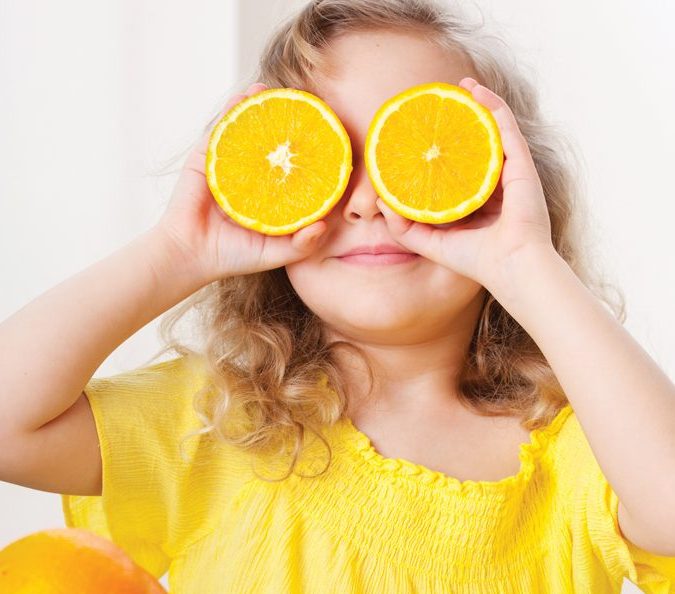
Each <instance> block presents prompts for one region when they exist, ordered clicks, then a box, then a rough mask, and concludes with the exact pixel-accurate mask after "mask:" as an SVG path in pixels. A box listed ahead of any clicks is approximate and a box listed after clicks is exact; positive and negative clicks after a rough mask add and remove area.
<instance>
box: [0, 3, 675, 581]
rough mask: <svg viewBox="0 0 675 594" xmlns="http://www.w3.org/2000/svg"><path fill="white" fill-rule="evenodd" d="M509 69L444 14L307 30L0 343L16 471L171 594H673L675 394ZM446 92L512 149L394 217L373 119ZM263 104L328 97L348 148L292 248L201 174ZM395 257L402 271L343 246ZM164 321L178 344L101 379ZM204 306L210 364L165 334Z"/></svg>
mask: <svg viewBox="0 0 675 594" xmlns="http://www.w3.org/2000/svg"><path fill="white" fill-rule="evenodd" d="M503 54H504V48H503V46H499V48H498V49H497V48H496V47H492V46H491V45H490V38H489V37H486V36H481V35H480V34H479V31H478V30H477V29H472V28H471V27H469V26H468V25H465V24H463V23H462V21H461V20H460V17H459V15H455V14H454V13H452V12H450V10H449V9H447V8H445V7H443V6H441V5H440V4H436V3H434V2H432V0H425V1H422V0H348V1H347V0H315V1H312V2H309V3H308V4H307V5H306V6H304V8H303V9H302V10H300V11H298V12H297V13H296V14H295V15H293V17H292V18H291V19H289V21H288V22H286V23H284V24H283V26H281V27H279V29H278V30H277V31H276V32H275V33H274V35H273V37H272V38H271V39H270V41H269V43H268V44H267V46H266V48H265V50H264V53H263V55H262V58H261V61H260V70H259V72H258V73H257V76H256V80H260V81H262V83H258V84H253V85H251V86H250V87H249V88H248V89H247V91H246V93H245V94H237V95H235V96H234V97H232V98H231V99H230V100H229V101H228V102H227V104H226V105H225V107H224V109H223V110H222V112H221V113H219V114H218V116H217V118H215V119H214V121H212V122H211V124H210V125H209V126H208V127H207V129H206V130H205V133H204V136H203V138H202V139H201V142H200V143H199V146H197V147H196V148H195V149H194V151H193V152H191V153H190V155H189V157H188V158H187V159H186V161H185V164H184V167H183V170H182V172H181V175H180V177H179V180H178V182H177V185H176V187H175V190H174V192H173V195H172V197H171V202H170V204H169V206H168V209H167V210H166V212H165V213H164V215H163V216H162V217H161V219H160V220H159V222H158V223H157V224H156V225H155V226H154V227H152V228H151V229H150V230H149V231H147V232H146V233H144V234H143V235H141V236H139V237H138V238H136V239H135V240H134V241H132V242H131V243H130V244H129V245H127V246H125V247H124V248H122V249H120V250H119V251H117V252H115V253H113V254H112V255H111V256H109V257H107V258H105V259H104V260H102V261H100V262H98V263H96V264H94V265H92V266H91V267H90V268H88V269H86V270H84V271H83V272H81V273H80V274H78V275H76V276H75V277H73V278H72V279H69V280H67V281H65V282H64V283H62V284H61V285H59V286H58V287H56V288H54V289H52V290H50V291H48V292H47V293H45V294H44V295H42V296H40V297H39V298H37V299H36V300H35V301H34V302H32V303H30V304H29V305H27V306H26V307H24V308H23V309H22V310H21V311H19V312H17V313H16V314H14V315H13V316H12V317H11V318H9V319H8V320H6V321H5V322H4V323H3V324H2V326H1V327H0V347H2V348H1V350H2V352H3V353H4V354H3V362H2V365H3V369H2V376H3V382H4V383H3V388H4V390H3V391H4V397H3V398H2V399H0V406H2V413H3V414H2V419H3V421H2V422H3V424H4V427H2V429H3V432H2V434H1V435H2V436H3V439H4V440H5V441H4V446H3V450H2V452H3V453H2V456H0V478H2V479H3V480H6V481H10V482H13V483H17V484H22V485H26V486H30V487H33V488H37V489H42V490H45V491H51V492H55V493H60V494H63V495H62V497H63V509H64V513H65V519H66V523H67V525H68V526H71V527H74V526H79V527H85V528H88V529H90V530H93V531H95V532H96V533H98V534H101V535H104V536H106V537H108V538H110V539H112V540H114V541H115V542H116V543H118V544H119V545H120V546H122V547H123V548H124V549H125V550H126V551H127V552H128V553H129V555H131V556H132V558H133V559H134V560H135V561H136V562H138V563H139V564H140V565H142V566H143V567H144V568H146V569H147V570H148V571H150V572H151V573H152V574H154V575H155V576H157V577H159V576H162V575H163V574H164V573H165V572H166V571H167V570H168V571H169V584H170V590H171V592H172V593H173V594H188V593H194V594H216V593H218V594H224V593H229V594H234V593H236V594H243V593H265V594H272V593H274V594H280V593H285V592H293V593H300V592H303V593H304V592H307V593H312V594H318V593H329V592H330V593H347V592H354V593H356V592H358V593H369V594H370V593H372V594H382V593H398V592H416V593H432V592H433V593H436V592H439V593H440V592H443V593H458V594H459V593H471V594H479V593H480V594H484V593H489V592H503V593H523V592H525V593H528V592H535V593H549V592H550V593H558V594H561V593H567V592H576V593H582V592H583V593H594V594H598V593H605V592H619V591H620V590H621V586H622V581H623V578H624V577H627V578H629V579H630V580H632V581H633V582H635V583H637V584H638V585H639V586H641V587H642V588H643V589H644V591H646V592H652V593H660V594H665V593H666V592H675V386H673V384H672V383H671V382H670V381H669V379H668V378H667V377H666V376H665V375H664V373H663V372H662V371H661V370H660V369H659V368H658V367H657V365H656V364H655V363H654V362H653V361H652V360H651V359H650V358H649V357H648V356H647V354H646V353H645V352H644V351H643V350H642V349H641V348H640V346H639V345H638V344H637V343H636V341H635V340H634V339H633V338H632V337H631V336H630V335H629V334H628V333H627V332H626V331H625V330H624V329H623V327H622V325H621V324H622V323H623V321H624V313H623V309H622V308H621V307H612V304H611V303H610V301H609V298H608V297H607V296H606V295H604V294H603V293H602V291H600V289H599V286H600V285H599V284H598V285H597V286H596V285H595V281H594V280H593V275H592V274H591V273H590V272H589V270H590V269H589V267H588V266H587V265H586V264H584V263H583V262H584V261H583V253H582V251H581V249H580V245H581V243H580V242H581V238H580V237H579V236H578V233H577V231H576V230H575V229H576V228H575V226H573V225H572V224H571V223H572V222H574V221H575V220H576V219H575V217H577V216H578V213H579V211H580V205H579V204H577V203H575V202H574V198H575V193H574V192H575V186H574V183H573V173H572V172H571V169H570V167H569V166H568V165H567V164H566V161H565V159H564V152H563V150H562V145H560V144H559V142H558V138H557V137H556V136H554V135H553V134H552V132H551V129H550V127H547V126H546V124H544V123H543V122H542V120H541V118H540V116H539V112H538V108H537V102H536V95H535V91H534V89H533V87H532V86H531V85H530V84H529V83H528V82H527V81H526V80H525V79H524V78H523V77H522V76H521V75H520V74H519V73H518V72H515V71H513V69H512V67H511V66H509V65H508V64H509V62H508V61H507V60H506V59H504V58H503ZM431 81H445V82H449V83H452V84H459V85H461V86H462V87H463V88H465V89H467V90H469V91H470V92H471V93H472V94H473V97H474V98H475V99H476V100H477V101H479V102H480V103H482V104H483V105H484V106H485V107H487V108H488V109H490V110H491V111H492V113H493V114H494V117H495V119H496V121H497V123H498V125H499V128H500V131H501V136H502V141H503V146H504V154H505V162H504V167H503V170H502V175H501V180H500V183H499V186H498V189H497V190H496V191H495V193H494V195H493V196H492V197H491V198H490V200H489V201H488V202H487V203H486V204H485V205H484V206H483V207H482V208H481V209H479V210H478V211H476V212H475V213H473V214H472V215H470V216H468V217H466V218H464V219H461V220H459V221H455V222H453V223H451V224H447V225H427V224H422V223H417V222H413V221H410V220H406V219H404V218H402V217H400V216H398V215H397V214H395V213H394V212H392V211H391V210H390V209H389V208H387V206H386V205H385V204H384V203H383V202H382V200H380V199H379V198H378V196H377V195H376V194H375V191H374V189H373V186H372V185H371V183H370V180H369V178H368V175H367V172H366V169H365V166H364V162H363V149H364V143H365V135H366V133H367V130H368V125H369V123H370V121H371V120H372V117H373V116H374V114H375V112H376V110H377V109H378V107H379V106H380V105H382V103H383V102H384V101H386V100H387V99H388V98H390V97H391V96H393V95H395V94H397V93H399V92H401V91H403V90H405V89H407V88H409V87H411V86H413V85H417V84H421V83H425V82H431ZM268 87H274V88H277V87H293V88H299V89H305V90H308V91H310V92H312V93H314V94H316V95H318V96H319V97H321V98H322V99H323V100H325V101H326V102H327V103H328V104H329V105H330V106H331V107H332V108H333V110H334V111H335V112H336V114H337V115H338V116H339V117H340V119H341V121H342V122H343V124H344V126H345V128H346V129H347V131H348V133H349V134H350V138H351V141H352V148H353V154H354V159H355V161H354V164H353V166H354V169H353V172H352V175H351V178H350V182H349V185H348V187H347V189H346V190H345V193H344V195H343V196H342V198H341V200H340V202H339V203H338V204H337V205H336V206H335V207H334V209H333V210H332V211H331V212H330V214H329V215H328V216H327V217H326V218H325V219H323V220H321V221H318V222H315V223H313V224H312V225H309V226H308V227H306V228H304V229H302V230H300V231H298V232H296V233H294V234H293V235H292V236H280V237H271V236H265V235H261V234H259V233H256V232H254V231H251V230H248V229H245V228H243V227H240V226H239V225H237V224H236V223H235V222H233V221H232V220H230V219H228V217H227V216H226V215H225V214H224V213H223V212H222V210H220V208H219V207H218V206H217V204H216V203H215V201H214V200H213V197H212V195H211V193H210V191H209V188H208V185H207V183H206V181H205V177H204V162H205V150H206V144H207V141H208V137H209V133H210V130H211V128H212V126H213V125H214V123H215V121H217V120H218V119H220V117H221V116H222V115H223V114H224V113H225V112H226V111H227V110H229V109H230V108H231V107H233V106H234V105H235V104H236V103H238V102H239V101H241V100H242V99H244V98H245V97H247V96H250V95H253V94H255V93H258V92H260V91H261V90H262V89H265V88H268ZM381 245H384V246H385V251H399V252H406V253H410V254H411V257H410V258H409V259H407V260H406V261H401V262H398V263H386V261H387V259H386V258H381V257H380V258H379V259H378V257H374V258H373V259H372V260H373V261H371V262H370V263H358V262H355V261H354V260H353V259H352V260H350V259H345V258H344V257H343V255H344V254H345V252H347V251H349V250H351V249H353V248H357V247H359V248H362V250H363V251H365V252H371V253H374V251H375V248H376V247H377V246H381ZM181 302H183V303H181ZM179 303H180V307H177V308H174V306H176V305H178V304H179ZM604 305H610V309H612V313H610V312H609V311H608V310H607V308H606V307H604ZM169 309H173V311H172V312H170V315H167V316H166V317H164V319H163V320H162V327H161V330H162V335H163V337H164V339H165V341H166V343H167V344H166V347H165V348H164V349H163V350H162V351H161V352H160V354H161V353H165V352H168V351H169V350H173V351H174V352H175V353H177V354H178V356H177V357H175V358H172V359H169V360H167V361H163V362H161V363H155V364H153V365H148V366H143V367H141V368H140V369H136V370H132V371H129V372H126V373H121V374H118V375H115V376H112V377H107V378H92V375H93V373H94V372H95V371H96V369H97V368H98V367H99V366H100V364H101V363H102V362H103V361H104V360H105V359H106V357H107V356H108V355H109V354H110V353H111V352H112V351H113V350H114V349H115V348H116V347H117V346H118V345H119V344H121V343H122V342H123V341H124V340H126V339H127V338H128V337H129V336H131V335H132V334H133V333H134V332H136V331H137V330H139V329H140V328H141V327H143V326H144V325H145V324H147V323H148V322H150V321H151V320H153V319H154V318H156V317H157V316H159V315H160V314H162V313H163V312H165V311H167V310H169ZM189 311H194V312H195V313H197V314H198V317H197V318H196V320H197V322H198V323H199V326H198V328H197V329H198V331H199V332H198V335H199V337H200V340H201V348H199V349H192V348H189V347H187V346H185V345H183V344H180V343H179V342H178V341H177V340H175V339H173V338H172V334H171V332H172V330H173V328H174V326H175V325H176V323H177V322H178V320H179V319H180V318H182V317H183V315H184V314H186V313H188V312H189ZM76 394H77V395H79V397H76V396H75V395H76ZM99 448H100V449H99Z"/></svg>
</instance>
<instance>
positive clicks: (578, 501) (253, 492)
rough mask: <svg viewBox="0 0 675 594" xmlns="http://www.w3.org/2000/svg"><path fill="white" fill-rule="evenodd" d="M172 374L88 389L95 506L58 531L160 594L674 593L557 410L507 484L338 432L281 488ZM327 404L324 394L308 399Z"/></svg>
mask: <svg viewBox="0 0 675 594" xmlns="http://www.w3.org/2000/svg"><path fill="white" fill-rule="evenodd" d="M186 361H187V360H186V358H184V357H179V358H175V359H172V360H170V361H165V362H162V363H158V364H155V365H151V366H148V367H143V368H140V369H135V370H132V371H128V372H125V373H121V374H117V375H114V376H111V377H105V378H92V379H91V380H90V382H89V383H88V384H87V386H86V388H85V393H86V395H87V398H88V400H89V402H90V404H91V408H92V411H93V414H94V419H95V422H96V428H97V432H98V436H99V441H100V447H101V457H102V461H103V489H102V494H101V496H82V495H71V494H61V498H62V506H63V513H64V518H65V523H66V525H67V526H70V527H81V528H87V529H90V530H92V531H93V532H95V533H97V534H99V535H101V536H104V537H106V538H109V539H110V540H112V541H113V542H115V543H117V544H118V545H120V546H121V547H122V548H124V549H125V550H126V552H127V553H128V554H129V555H130V556H131V557H132V558H133V559H134V560H135V561H136V562H137V563H138V564H140V565H141V566H143V567H144V568H145V569H147V570H148V571H149V572H151V573H152V574H153V575H155V576H156V577H160V576H162V575H163V574H165V573H166V572H167V571H168V572H169V589H170V592H171V593H172V594H244V593H246V594H251V593H258V594H282V593H286V592H287V593H294V594H295V593H311V594H314V593H332V592H335V593H368V594H371V593H372V594H383V593H397V592H405V593H419V594H428V593H432V592H433V593H440V592H442V593H453V594H486V593H493V592H494V593H504V594H506V593H518V594H522V593H526V592H536V593H541V594H545V593H551V594H554V593H555V594H562V593H570V592H574V593H575V594H580V593H593V594H602V593H613V592H617V593H618V592H620V591H621V587H622V582H623V579H624V577H625V578H628V579H629V580H631V581H632V582H634V583H635V584H637V585H638V586H639V587H640V588H641V589H642V590H643V591H644V592H647V593H648V594H668V593H675V557H663V556H659V555H654V554H652V553H650V552H648V551H645V550H642V549H640V548H639V547H636V546H635V545H633V544H632V543H631V542H630V541H628V540H627V539H625V538H624V537H623V535H622V534H621V531H620V529H619V525H618V520H617V509H618V499H617V496H616V494H615V493H614V491H613V490H612V488H611V486H610V485H609V483H608V482H607V480H606V479H605V477H604V475H603V474H602V471H601V470H600V467H599V466H598V464H597V462H596V460H595V458H594V456H593V453H592V451H591V449H590V446H589V444H588V442H587V440H586V438H585V436H584V433H583V431H582V430H581V427H580V425H579V423H578V421H577V419H576V416H575V414H574V411H573V410H572V408H571V406H570V405H567V406H565V407H564V408H562V409H561V410H560V411H559V413H558V414H557V416H556V417H555V418H554V419H553V421H552V422H551V423H550V424H549V425H547V426H546V427H542V428H540V429H536V430H534V431H532V432H531V434H530V441H529V442H527V443H523V444H521V446H520V453H519V456H520V461H521V465H520V469H519V471H518V473H517V474H515V475H513V476H510V477H507V478H504V479H502V480H499V481H472V480H466V481H459V480H457V479H456V478H454V477H451V476H447V475H445V474H443V473H442V472H438V471H434V470H432V469H430V468H427V467H424V466H422V465H420V464H416V463H413V462H411V461H408V460H404V459H400V458H396V459H394V458H385V457H383V456H382V455H380V454H379V453H378V452H377V451H376V450H375V448H374V447H373V446H372V444H371V442H370V440H369V438H368V436H366V435H365V434H364V433H362V432H361V431H359V430H358V429H357V428H356V427H355V426H354V425H353V424H352V422H351V421H350V420H349V419H348V418H346V417H345V418H343V419H341V420H340V421H339V422H338V423H337V424H336V425H333V426H327V427H325V429H324V436H325V437H326V439H327V440H328V442H329V443H330V445H331V449H332V458H331V460H330V464H329V465H328V469H327V470H326V472H324V473H322V474H320V475H319V476H316V477H311V475H312V474H315V473H316V472H317V471H319V470H321V469H323V468H325V467H326V463H327V460H328V459H327V450H326V448H325V445H324V444H323V443H322V442H321V441H320V440H318V439H316V437H315V436H311V437H309V438H308V439H307V442H306V444H307V449H306V452H305V455H304V456H303V457H302V458H301V461H300V464H299V466H298V468H297V469H296V471H295V473H294V474H292V475H291V476H290V477H288V478H287V479H285V480H282V481H275V482H269V481H265V480H263V479H262V478H260V477H259V476H256V473H257V474H258V475H262V476H263V477H267V478H275V477H279V476H281V474H282V472H281V471H283V469H284V468H285V462H287V461H283V460H269V459H266V458H265V457H263V456H261V455H252V454H245V453H243V452H241V451H240V450H239V449H237V448H235V447H233V446H227V445H225V444H221V443H216V442H215V441H214V440H213V439H212V438H210V437H209V436H205V435H200V436H198V437H195V438H192V439H189V440H187V441H185V442H184V445H183V455H182V456H181V453H180V451H179V446H180V438H181V437H182V436H183V435H185V433H187V432H188V431H189V430H192V429H196V428H199V427H200V426H201V424H200V422H199V420H198V418H197V415H196V413H195V411H194V409H193V405H192V396H193V394H194V392H195V391H196V390H197V389H198V388H200V387H202V386H203V385H204V381H205V380H204V378H205V376H204V375H203V374H202V373H201V372H200V369H199V367H198V366H195V365H189V364H188V363H187V362H186ZM322 383H323V385H324V386H325V387H326V389H329V387H328V386H327V384H326V382H325V378H323V381H322Z"/></svg>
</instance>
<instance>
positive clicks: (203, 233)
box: [156, 83, 326, 283]
mask: <svg viewBox="0 0 675 594" xmlns="http://www.w3.org/2000/svg"><path fill="white" fill-rule="evenodd" d="M266 88H267V87H266V86H265V85H264V84H262V83H255V84H253V85H251V86H250V87H249V88H248V89H247V90H246V93H245V94H237V95H234V96H232V97H231V98H230V99H229V101H228V102H227V103H226V105H225V107H224V108H223V110H222V111H221V112H220V114H219V116H218V118H217V120H216V124H217V122H219V121H220V120H221V118H222V117H223V116H224V115H225V113H226V112H227V111H228V110H229V109H231V108H232V107H234V106H235V105H236V104H237V103H239V102H240V101H242V100H244V99H245V98H247V97H250V96H253V95H255V94H256V93H259V92H260V91H263V90H265V89H266ZM216 124H214V125H213V126H212V127H211V128H210V129H209V130H208V132H207V133H206V134H204V136H203V137H202V139H201V141H200V142H199V144H198V145H197V146H196V147H195V148H194V149H193V150H192V152H191V153H190V154H189V155H188V157H187V158H186V160H185V163H184V164H183V168H182V170H181V173H180V177H179V178H178V181H177V183H176V185H175V187H174V189H173V192H172V195H171V200H170V202H169V206H168V207H167V210H166V211H165V212H164V214H163V215H162V217H161V218H160V220H159V221H158V223H157V225H156V227H157V228H158V229H159V230H160V231H161V232H162V233H163V235H165V236H166V238H167V239H168V240H169V241H170V244H171V245H172V246H174V245H175V247H176V248H177V254H178V257H180V258H181V259H182V258H185V259H186V262H187V265H188V266H193V267H194V270H195V273H196V274H198V275H199V276H200V278H201V279H203V280H204V281H205V283H209V282H212V281H214V280H217V279H219V278H223V277H227V276H236V275H242V274H250V273H253V272H259V271H263V270H269V269H272V268H278V267H280V266H284V265H285V264H287V263H291V262H295V261H297V260H301V259H303V258H305V257H307V256H308V255H309V254H310V253H311V252H312V251H313V250H314V249H315V248H316V247H317V246H318V245H319V244H320V243H321V239H317V237H319V236H320V235H321V233H323V232H324V231H325V228H326V223H325V222H323V221H315V222H314V223H312V224H311V225H308V226H307V227H303V228H302V229H299V230H298V231H296V232H295V233H292V234H290V235H279V236H270V235H265V234H263V233H259V232H257V231H254V230H251V229H247V228H245V227H242V226H241V225H239V224H238V223H237V222H236V221H234V220H233V219H231V218H230V217H229V216H227V214H225V212H223V210H222V209H221V208H220V206H219V205H218V203H217V202H216V201H215V199H214V197H213V194H212V193H211V190H210V188H209V186H208V184H207V182H206V175H205V167H206V149H207V147H208V142H209V137H210V135H211V131H212V130H213V127H215V125H216ZM313 239H314V241H312V240H313Z"/></svg>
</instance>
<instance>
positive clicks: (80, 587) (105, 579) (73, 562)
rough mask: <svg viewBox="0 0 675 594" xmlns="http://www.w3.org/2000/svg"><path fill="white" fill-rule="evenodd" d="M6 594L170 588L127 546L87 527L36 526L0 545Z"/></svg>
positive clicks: (0, 581) (128, 593) (0, 577)
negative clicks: (128, 551) (136, 559)
mask: <svg viewBox="0 0 675 594" xmlns="http://www.w3.org/2000/svg"><path fill="white" fill-rule="evenodd" d="M0 592H2V594H27V593H28V592H30V594H65V593H66V592H67V593H69V594H85V593H86V594H88V593H90V592H91V593H92V594H94V593H99V592H101V593H102V592H105V593H106V594H166V590H165V589H164V588H163V587H162V585H161V584H160V583H159V582H158V581H157V580H156V579H155V577H154V576H153V575H151V574H150V573H148V572H147V571H145V569H143V568H142V567H140V566H139V565H137V564H136V563H135V562H134V561H133V560H132V559H131V558H130V557H129V556H128V555H127V554H126V553H125V552H124V550H123V549H121V548H120V547H118V546H117V545H116V544H114V543H112V542H111V541H109V540H107V539H105V538H103V537H101V536H98V535H97V534H94V533H93V532H90V531H88V530H85V529H82V528H54V529H50V530H41V531H39V532H34V533H32V534H29V535H27V536H24V537H23V538H20V539H19V540H16V541H14V542H12V543H10V544H9V545H7V546H6V547H5V548H4V549H2V550H1V551H0Z"/></svg>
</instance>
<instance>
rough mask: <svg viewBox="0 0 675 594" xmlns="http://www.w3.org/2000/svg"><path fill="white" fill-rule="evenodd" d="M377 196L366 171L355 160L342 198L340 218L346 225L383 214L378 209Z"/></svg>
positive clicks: (363, 166) (361, 164)
mask: <svg viewBox="0 0 675 594" xmlns="http://www.w3.org/2000/svg"><path fill="white" fill-rule="evenodd" d="M378 197H379V196H378V194H377V192H376V191H375V188H374V187H373V184H372V183H371V181H370V177H368V170H367V169H366V167H365V165H364V164H363V162H362V161H359V160H355V162H354V164H353V169H352V173H351V177H350V178H349V183H348V184H347V187H346V189H345V193H344V195H343V197H342V201H343V202H342V204H343V206H342V207H341V208H342V216H343V217H344V219H345V221H347V222H348V223H356V222H357V221H358V220H360V219H368V220H370V219H374V218H375V217H377V216H380V217H381V218H382V219H384V214H383V213H382V212H381V211H380V209H379V208H378V206H377V204H376V201H377V199H378Z"/></svg>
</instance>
